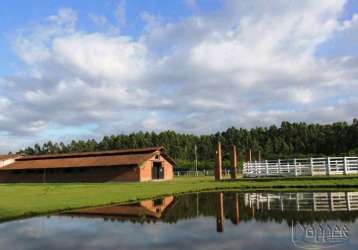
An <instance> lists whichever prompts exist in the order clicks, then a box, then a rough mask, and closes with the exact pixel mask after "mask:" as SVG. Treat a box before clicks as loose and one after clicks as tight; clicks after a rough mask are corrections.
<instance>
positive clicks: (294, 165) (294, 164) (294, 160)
mask: <svg viewBox="0 0 358 250" xmlns="http://www.w3.org/2000/svg"><path fill="white" fill-rule="evenodd" d="M296 163H297V160H296V158H295V159H293V167H294V168H295V176H297V166H296Z"/></svg>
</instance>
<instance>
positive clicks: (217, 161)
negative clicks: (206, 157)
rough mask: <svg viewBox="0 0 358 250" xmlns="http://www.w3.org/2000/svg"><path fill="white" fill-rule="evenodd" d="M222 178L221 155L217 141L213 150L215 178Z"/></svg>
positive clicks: (219, 144) (217, 179)
mask: <svg viewBox="0 0 358 250" xmlns="http://www.w3.org/2000/svg"><path fill="white" fill-rule="evenodd" d="M221 179H222V157H221V143H220V142H218V144H217V146H216V151H215V180H216V181H220V180H221Z"/></svg>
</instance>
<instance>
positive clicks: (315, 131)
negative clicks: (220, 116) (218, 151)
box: [17, 119, 358, 169]
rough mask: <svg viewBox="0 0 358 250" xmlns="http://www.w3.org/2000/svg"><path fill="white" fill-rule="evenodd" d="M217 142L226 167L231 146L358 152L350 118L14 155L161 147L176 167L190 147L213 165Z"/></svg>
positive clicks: (279, 154)
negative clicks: (347, 119) (325, 122)
mask: <svg viewBox="0 0 358 250" xmlns="http://www.w3.org/2000/svg"><path fill="white" fill-rule="evenodd" d="M218 141H220V142H221V144H222V150H223V159H224V167H225V166H228V164H229V158H230V149H231V145H236V146H237V149H238V157H239V160H240V161H241V162H242V161H243V160H245V157H246V155H247V151H248V149H251V151H252V155H253V159H254V160H255V159H257V158H258V152H260V155H261V159H277V158H281V159H284V158H293V157H297V158H298V157H314V156H343V155H358V120H357V119H354V120H353V121H352V123H347V122H336V123H332V124H307V123H304V122H299V123H290V122H287V121H285V122H282V123H281V125H280V126H279V127H278V126H275V125H272V126H269V127H256V128H252V129H245V128H235V127H231V128H228V129H227V130H226V131H223V132H217V133H215V134H207V135H194V134H185V133H177V132H175V131H163V132H159V133H156V132H136V133H131V134H118V135H109V136H104V137H103V138H102V139H101V140H99V141H96V140H94V139H89V140H73V141H71V142H70V143H63V142H52V141H48V142H46V143H43V144H42V145H40V144H35V145H34V146H30V147H27V148H25V149H23V150H20V151H19V152H17V153H19V154H26V155H37V154H57V153H70V152H86V151H100V150H113V149H125V148H142V147H152V146H164V147H165V149H166V151H167V153H168V154H169V155H170V156H171V157H173V158H174V159H175V160H176V162H177V168H179V169H180V168H182V169H193V168H194V166H195V164H194V160H195V146H196V147H197V159H198V168H199V169H205V168H206V169H208V168H212V167H213V166H214V155H215V145H216V143H217V142H218Z"/></svg>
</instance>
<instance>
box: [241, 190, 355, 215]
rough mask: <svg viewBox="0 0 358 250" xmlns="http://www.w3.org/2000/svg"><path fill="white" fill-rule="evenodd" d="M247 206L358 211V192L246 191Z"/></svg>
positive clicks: (292, 209) (278, 208)
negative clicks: (269, 192)
mask: <svg viewBox="0 0 358 250" xmlns="http://www.w3.org/2000/svg"><path fill="white" fill-rule="evenodd" d="M245 206H247V207H254V208H256V209H267V210H281V211H330V212H332V211H358V192H317V193H316V192H315V193H306V192H304V193H303V192H302V193H276V194H274V193H271V194H268V193H246V194H245Z"/></svg>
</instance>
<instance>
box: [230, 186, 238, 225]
mask: <svg viewBox="0 0 358 250" xmlns="http://www.w3.org/2000/svg"><path fill="white" fill-rule="evenodd" d="M232 203H233V206H232V209H233V218H232V223H234V224H235V225H237V224H239V222H240V203H239V194H238V193H235V194H234V197H233V200H232Z"/></svg>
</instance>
